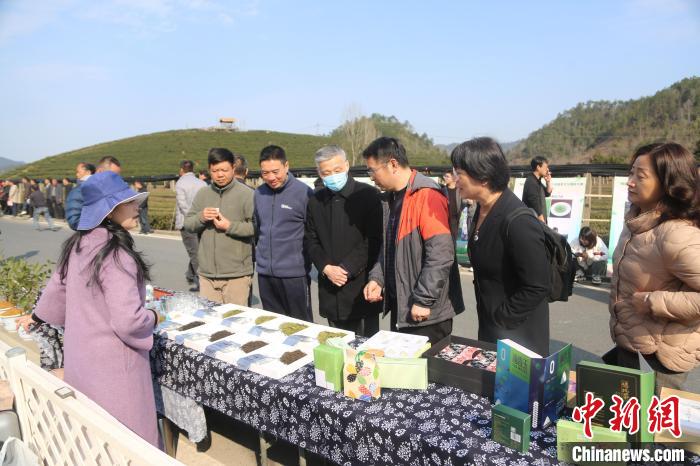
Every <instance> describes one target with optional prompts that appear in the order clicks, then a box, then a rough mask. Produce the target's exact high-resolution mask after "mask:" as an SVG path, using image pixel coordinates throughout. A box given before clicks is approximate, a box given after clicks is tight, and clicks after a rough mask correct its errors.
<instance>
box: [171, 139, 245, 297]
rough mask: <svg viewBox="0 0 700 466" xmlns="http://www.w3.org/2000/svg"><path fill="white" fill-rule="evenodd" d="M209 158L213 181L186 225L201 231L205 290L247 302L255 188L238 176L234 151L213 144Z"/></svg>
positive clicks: (202, 290)
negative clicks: (215, 146) (243, 182)
mask: <svg viewBox="0 0 700 466" xmlns="http://www.w3.org/2000/svg"><path fill="white" fill-rule="evenodd" d="M208 161H209V172H210V173H211V180H212V183H211V185H210V186H209V187H208V188H205V189H201V190H200V191H199V192H198V193H197V195H196V196H195V198H194V202H193V203H192V208H191V209H190V211H189V212H188V213H187V215H186V217H185V229H186V230H187V231H189V232H191V233H195V234H199V235H200V240H199V250H198V254H197V258H198V262H199V271H198V272H199V286H200V295H201V296H202V297H204V298H207V299H210V300H212V301H215V302H218V303H233V304H240V305H243V306H245V305H247V304H248V295H249V293H250V287H251V285H252V282H253V259H252V248H251V244H252V242H253V235H254V233H255V231H254V228H253V191H252V190H251V189H250V188H248V187H247V186H244V185H243V184H242V183H240V182H238V181H237V180H235V179H234V177H233V167H234V157H233V154H232V153H231V151H229V150H228V149H223V148H214V149H211V150H210V151H209V160H208Z"/></svg>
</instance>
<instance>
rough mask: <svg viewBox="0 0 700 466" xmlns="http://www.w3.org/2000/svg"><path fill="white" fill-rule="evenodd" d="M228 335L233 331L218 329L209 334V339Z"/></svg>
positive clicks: (214, 339)
mask: <svg viewBox="0 0 700 466" xmlns="http://www.w3.org/2000/svg"><path fill="white" fill-rule="evenodd" d="M229 335H233V333H231V332H229V331H228V330H219V331H218V332H214V333H212V334H211V336H210V337H209V341H216V340H221V339H222V338H226V337H227V336H229Z"/></svg>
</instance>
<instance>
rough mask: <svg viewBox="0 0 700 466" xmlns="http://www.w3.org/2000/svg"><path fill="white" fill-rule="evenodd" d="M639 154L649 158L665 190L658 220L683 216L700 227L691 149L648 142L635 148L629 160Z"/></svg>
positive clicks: (699, 182)
mask: <svg viewBox="0 0 700 466" xmlns="http://www.w3.org/2000/svg"><path fill="white" fill-rule="evenodd" d="M642 155H648V156H649V158H651V165H652V167H654V171H655V172H656V176H657V177H658V178H659V181H660V182H661V187H662V189H663V192H664V194H663V197H662V198H661V201H660V206H659V207H660V208H659V210H660V211H661V219H660V220H661V222H665V221H666V220H673V219H683V220H690V221H691V222H693V223H694V224H695V226H697V227H700V176H698V168H697V165H696V163H695V159H694V158H693V155H692V154H691V153H690V151H689V150H688V149H686V148H685V147H683V146H682V145H680V144H677V143H675V142H667V143H654V144H647V145H646V146H642V147H640V148H639V149H637V150H636V151H635V153H634V155H633V156H632V163H634V161H635V160H637V158H639V157H641V156H642Z"/></svg>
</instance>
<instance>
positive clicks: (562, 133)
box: [509, 77, 700, 164]
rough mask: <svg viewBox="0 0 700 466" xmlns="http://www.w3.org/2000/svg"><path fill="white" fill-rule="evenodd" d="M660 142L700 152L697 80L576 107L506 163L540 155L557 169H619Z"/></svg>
mask: <svg viewBox="0 0 700 466" xmlns="http://www.w3.org/2000/svg"><path fill="white" fill-rule="evenodd" d="M660 140H670V141H675V142H678V143H680V144H683V145H685V146H686V147H687V148H688V149H690V150H691V151H693V150H695V151H697V150H698V149H699V148H700V78H697V77H693V78H687V79H683V80H682V81H679V82H677V83H675V84H673V85H671V86H670V87H667V88H666V89H662V90H660V91H659V92H657V93H656V94H654V95H653V96H650V97H642V98H640V99H634V100H627V101H612V102H610V101H606V100H602V101H596V102H585V103H580V104H578V105H577V106H575V107H574V108H571V109H569V110H566V111H565V112H563V113H561V114H559V115H558V116H557V118H555V119H554V120H552V121H551V122H550V123H548V124H546V125H545V126H543V127H542V128H540V129H538V130H536V131H534V132H533V133H531V134H530V135H529V136H528V137H527V138H526V139H524V140H523V141H521V142H520V143H519V144H518V145H517V146H516V147H515V148H513V150H511V151H510V153H509V159H510V160H511V162H513V163H518V162H520V163H522V162H525V161H528V160H530V159H531V158H532V157H534V156H536V155H543V156H545V157H547V158H548V159H549V160H550V161H552V162H554V163H557V164H564V163H588V162H594V163H595V162H597V163H606V162H609V163H624V162H627V161H628V160H629V157H630V155H631V154H632V153H633V152H634V150H635V148H636V147H639V146H640V145H642V144H647V143H650V142H655V141H660Z"/></svg>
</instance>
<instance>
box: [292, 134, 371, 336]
mask: <svg viewBox="0 0 700 466" xmlns="http://www.w3.org/2000/svg"><path fill="white" fill-rule="evenodd" d="M315 161H316V168H317V169H318V175H319V176H320V177H321V180H322V181H323V185H324V187H323V188H322V189H319V190H317V191H316V192H315V193H314V195H313V197H311V198H310V199H309V204H308V207H307V212H306V231H305V235H304V245H305V249H306V251H307V252H308V254H309V256H310V257H311V261H312V262H313V264H314V265H315V266H316V269H318V274H319V277H318V302H319V313H320V314H321V316H322V317H325V318H327V319H328V322H329V323H330V325H331V326H333V327H338V328H342V329H345V330H351V331H354V332H355V333H356V334H357V335H362V336H368V337H369V336H372V335H374V334H375V333H376V332H377V331H378V330H379V313H380V312H381V306H380V304H381V303H369V302H367V301H366V300H365V298H364V295H363V292H362V290H363V287H364V284H365V283H367V278H368V277H367V274H368V271H369V269H370V268H371V266H372V265H374V263H375V262H376V260H377V255H378V253H379V248H380V245H381V236H382V210H381V209H382V208H381V202H380V198H379V191H378V190H377V189H376V188H374V187H372V186H370V185H368V184H365V183H360V182H358V181H355V180H354V179H353V178H352V177H351V176H349V173H348V172H349V170H350V164H349V163H348V160H347V157H346V155H345V151H343V149H341V148H340V147H338V146H326V147H323V148H321V149H319V150H318V151H317V152H316V157H315Z"/></svg>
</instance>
